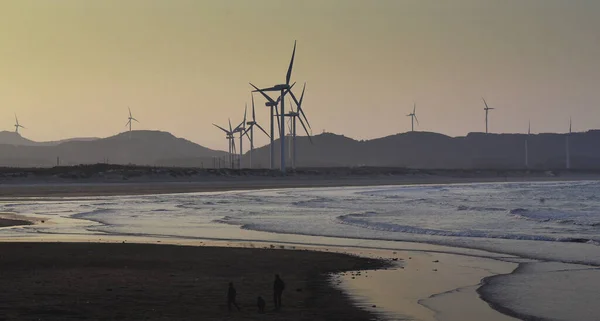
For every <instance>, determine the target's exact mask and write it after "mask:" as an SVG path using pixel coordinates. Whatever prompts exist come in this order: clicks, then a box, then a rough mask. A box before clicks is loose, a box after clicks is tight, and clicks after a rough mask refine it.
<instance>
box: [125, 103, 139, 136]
mask: <svg viewBox="0 0 600 321" xmlns="http://www.w3.org/2000/svg"><path fill="white" fill-rule="evenodd" d="M127 109H129V117H128V118H127V124H125V127H127V126H129V132H130V133H131V123H132V120H135V121H136V122H138V123H139V120H137V119H135V118H133V116H131V108H129V107H127Z"/></svg>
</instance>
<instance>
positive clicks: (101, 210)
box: [71, 208, 114, 218]
mask: <svg viewBox="0 0 600 321" xmlns="http://www.w3.org/2000/svg"><path fill="white" fill-rule="evenodd" d="M111 212H114V210H112V209H108V208H98V209H95V210H93V211H89V212H81V213H77V214H73V215H71V217H73V218H90V217H92V216H95V215H98V214H106V213H111Z"/></svg>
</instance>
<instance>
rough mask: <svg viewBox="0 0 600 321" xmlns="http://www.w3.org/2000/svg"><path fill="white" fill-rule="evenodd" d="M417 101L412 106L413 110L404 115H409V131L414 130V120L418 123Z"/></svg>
mask: <svg viewBox="0 0 600 321" xmlns="http://www.w3.org/2000/svg"><path fill="white" fill-rule="evenodd" d="M416 111H417V103H415V105H414V106H413V111H412V113H410V114H408V115H406V117H410V128H411V129H410V131H411V132H414V131H415V120H416V121H417V125H418V124H419V119H417V114H416Z"/></svg>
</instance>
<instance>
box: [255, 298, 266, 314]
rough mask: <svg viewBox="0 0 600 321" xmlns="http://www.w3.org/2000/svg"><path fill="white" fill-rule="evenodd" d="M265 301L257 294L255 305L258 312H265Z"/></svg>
mask: <svg viewBox="0 0 600 321" xmlns="http://www.w3.org/2000/svg"><path fill="white" fill-rule="evenodd" d="M266 304H267V303H266V302H265V300H264V299H263V298H262V297H261V296H260V295H259V296H258V298H257V299H256V306H258V313H265V305H266Z"/></svg>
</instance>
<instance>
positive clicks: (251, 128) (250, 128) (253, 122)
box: [244, 94, 273, 168]
mask: <svg viewBox="0 0 600 321" xmlns="http://www.w3.org/2000/svg"><path fill="white" fill-rule="evenodd" d="M251 96H252V120H251V121H249V122H246V125H248V128H246V132H245V133H244V135H247V133H248V132H250V136H248V139H249V140H250V168H253V167H252V166H253V165H252V154H253V153H254V126H257V127H258V128H259V129H260V130H262V132H263V133H265V135H267V137H269V138H271V136H269V134H267V132H266V131H265V130H264V129H263V128H262V127H261V126H260V125H259V124H258V123H257V122H256V111H255V110H254V95H252V94H251ZM271 110H273V108H271ZM244 118H245V117H244ZM272 121H273V119H271V122H272ZM271 145H273V142H272V141H271Z"/></svg>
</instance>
